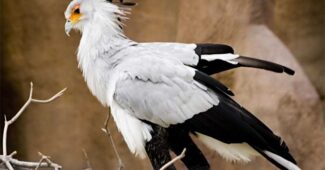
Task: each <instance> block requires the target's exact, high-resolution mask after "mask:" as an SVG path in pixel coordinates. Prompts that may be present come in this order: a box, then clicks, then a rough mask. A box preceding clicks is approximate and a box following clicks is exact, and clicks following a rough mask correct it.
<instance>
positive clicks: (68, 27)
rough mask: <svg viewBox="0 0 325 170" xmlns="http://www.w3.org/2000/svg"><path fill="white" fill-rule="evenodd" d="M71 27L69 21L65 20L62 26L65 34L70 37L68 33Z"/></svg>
mask: <svg viewBox="0 0 325 170" xmlns="http://www.w3.org/2000/svg"><path fill="white" fill-rule="evenodd" d="M72 27H73V24H72V22H71V21H70V20H67V21H66V22H65V25H64V29H65V33H66V34H67V36H69V37H70V31H71V29H72Z"/></svg>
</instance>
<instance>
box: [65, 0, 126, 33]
mask: <svg viewBox="0 0 325 170" xmlns="http://www.w3.org/2000/svg"><path fill="white" fill-rule="evenodd" d="M64 15H65V18H66V23H65V32H66V33H67V35H69V32H70V31H71V30H72V29H76V30H79V31H81V32H83V31H84V29H85V28H87V27H88V26H90V25H94V24H95V25H96V26H105V27H109V28H111V29H113V30H114V29H115V30H119V28H118V27H119V24H120V21H119V19H118V18H123V17H124V11H123V10H121V9H120V8H119V7H118V6H117V5H115V4H112V3H110V2H109V1H106V0H73V1H71V2H70V4H69V5H68V7H67V9H66V11H65V13H64ZM109 28H108V29H109Z"/></svg>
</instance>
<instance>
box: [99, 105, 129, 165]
mask: <svg viewBox="0 0 325 170" xmlns="http://www.w3.org/2000/svg"><path fill="white" fill-rule="evenodd" d="M110 117H111V114H110V110H109V112H108V114H107V118H106V121H105V123H104V127H103V128H102V131H103V132H104V133H105V134H106V135H107V136H108V138H109V140H110V141H111V144H112V146H113V149H114V153H115V156H116V158H117V160H118V164H119V167H118V170H122V169H124V164H123V161H122V159H121V157H120V154H119V153H118V151H117V148H116V145H115V142H114V139H113V137H112V135H111V131H110V129H109V127H108V122H109V120H110Z"/></svg>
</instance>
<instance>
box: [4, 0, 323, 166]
mask: <svg viewBox="0 0 325 170" xmlns="http://www.w3.org/2000/svg"><path fill="white" fill-rule="evenodd" d="M68 3H69V1H55V0H47V1H42V0H30V1H9V0H3V1H1V10H0V11H1V28H2V29H1V47H2V48H1V68H0V69H1V77H0V78H1V83H0V85H1V98H0V99H1V114H7V115H8V117H9V116H10V115H12V113H15V112H17V110H18V109H19V108H20V107H21V106H22V104H23V103H24V101H25V100H26V99H27V96H28V90H29V82H30V81H33V82H34V86H35V90H34V93H35V97H38V98H46V97H47V96H50V95H52V94H54V93H55V92H57V91H58V90H60V89H62V88H64V87H68V90H67V92H66V93H65V94H64V96H63V97H62V98H60V99H58V100H56V101H55V102H53V103H50V104H46V105H39V104H32V105H31V106H30V107H29V109H28V110H27V111H26V112H25V113H24V114H23V116H21V117H20V119H19V120H18V121H17V123H16V124H14V125H13V126H12V127H11V129H9V145H10V150H9V151H13V150H17V151H18V158H20V159H25V160H38V159H39V158H38V155H37V152H38V151H41V152H42V153H44V154H48V155H51V156H52V158H53V160H55V161H56V162H58V163H60V164H62V165H63V166H64V169H71V170H74V169H84V168H86V161H85V158H84V156H83V153H82V149H86V151H87V153H88V156H89V159H90V162H91V164H92V166H93V168H94V169H113V168H116V166H117V160H116V158H115V157H114V152H113V148H112V147H111V144H110V143H109V141H108V139H107V136H105V135H104V134H103V133H102V132H101V130H100V129H101V127H102V126H103V123H104V120H105V117H106V113H107V109H106V108H103V107H102V106H101V105H100V104H99V103H98V102H97V100H96V99H95V98H94V97H93V96H91V94H90V92H89V90H88V89H87V87H86V85H85V83H84V80H83V78H82V76H81V73H80V71H79V70H78V69H77V62H76V57H75V56H76V54H75V52H76V48H77V46H78V42H79V38H80V36H79V35H78V34H76V33H73V34H72V36H71V37H67V36H66V35H65V33H64V28H63V27H64V22H65V20H64V17H63V12H64V10H65V8H66V6H67V4H68ZM138 3H139V4H138V5H137V6H136V7H134V8H133V10H132V15H130V20H128V21H127V22H126V25H127V26H126V27H125V31H126V34H127V35H128V36H129V37H130V38H132V39H134V40H137V41H179V42H215V43H227V44H232V45H233V46H234V48H235V49H236V51H237V52H239V53H241V54H243V55H247V56H254V57H258V58H262V59H268V60H272V61H275V62H279V63H282V64H285V65H288V66H290V67H292V68H293V69H295V70H296V71H297V72H296V75H295V76H293V77H290V76H287V75H284V74H283V75H282V74H274V73H269V72H265V71H261V70H253V69H238V70H236V71H230V72H227V73H224V74H222V75H218V76H217V77H218V78H219V79H220V80H222V81H223V82H225V83H226V84H227V85H229V86H230V87H231V88H232V89H233V91H234V92H236V94H237V96H236V100H237V101H239V102H240V103H241V104H242V105H244V106H246V108H248V109H249V110H251V111H252V112H253V113H255V114H256V115H257V116H258V117H259V118H261V119H262V120H263V121H264V122H266V123H267V124H268V125H269V126H270V127H271V128H272V129H274V130H275V131H276V133H278V134H280V135H281V136H283V137H284V139H285V140H286V141H287V143H288V145H289V147H290V149H291V150H292V153H293V155H294V156H295V157H296V159H297V160H298V163H299V164H300V165H301V167H302V168H303V169H316V170H317V169H320V170H321V169H324V168H325V165H324V162H323V161H321V159H322V158H323V157H324V153H323V152H322V151H323V150H324V148H325V143H324V141H325V137H324V117H323V116H324V112H323V111H324V110H323V109H322V107H321V106H320V100H319V94H318V93H320V94H324V93H323V91H322V89H323V87H324V81H323V80H324V79H323V78H322V74H323V73H324V69H323V65H322V64H320V63H321V61H324V57H323V56H322V55H321V54H323V55H324V51H323V48H321V47H320V46H321V45H320V44H324V43H322V42H323V40H324V39H322V38H319V37H321V36H324V31H322V30H321V28H320V27H321V24H323V26H324V18H323V19H322V18H321V17H315V16H319V15H321V13H319V11H321V10H320V9H319V8H320V5H321V3H320V1H317V0H313V1H308V2H306V1H302V0H301V1H300V0H299V1H291V0H284V1H281V2H280V1H275V0H243V1H235V0H228V1H223V0H218V1H216V0H196V1H190V2H189V1H187V0H164V1H150V0H141V1H140V0H139V1H138ZM306 4H308V5H306ZM312 4H316V5H312ZM317 4H319V5H317ZM305 6H308V9H305V8H303V7H305ZM301 8H302V9H303V10H298V9H301ZM321 9H323V8H321ZM314 11H318V12H314ZM300 12H301V13H300ZM305 13H309V14H314V13H315V16H314V15H304V14H305ZM292 17H298V18H303V20H298V19H291V18H292ZM318 20H319V21H318ZM306 23H308V24H306ZM309 23H313V24H311V25H310V24H309ZM318 23H319V24H318ZM289 24H290V25H289ZM309 25H310V26H309ZM299 28H301V29H299ZM298 33H299V35H300V34H303V36H296V34H298ZM277 36H279V37H280V39H279V38H278V37H277ZM304 40H308V41H304ZM286 46H288V47H289V49H290V50H291V51H289V50H288V48H287V47H286ZM305 46H308V48H303V47H305ZM304 49H306V50H304ZM308 54H313V55H308ZM294 56H297V59H298V60H299V61H300V63H301V65H302V66H303V67H301V66H300V64H298V62H297V60H296V58H295V57H294ZM303 68H304V69H305V70H306V71H307V75H308V76H306V74H305V73H304V71H303ZM316 72H317V73H316ZM315 73H316V74H315ZM309 78H311V80H312V82H313V84H314V85H316V87H317V91H316V90H315V88H314V86H313V84H311V82H310V81H309ZM319 89H321V90H319ZM317 92H318V93H317ZM0 121H1V122H3V116H0ZM1 127H2V124H1ZM110 127H111V129H112V130H113V132H112V135H113V137H114V139H115V140H116V144H117V146H118V149H119V151H120V153H121V156H122V159H123V161H124V163H125V166H126V169H150V164H149V161H148V160H139V159H137V158H135V157H134V156H133V155H131V154H130V152H129V151H128V149H127V148H126V145H125V143H124V142H123V140H122V138H121V135H120V134H119V133H118V132H117V131H116V128H115V125H114V123H113V122H111V123H110ZM200 147H201V148H202V149H203V151H204V152H205V153H206V155H207V157H208V159H209V161H210V163H211V165H212V169H239V168H240V169H256V167H258V169H274V168H273V166H272V165H270V164H269V163H267V162H266V161H265V160H263V159H258V160H256V161H253V162H252V163H249V164H247V165H242V164H231V163H229V162H226V161H225V160H223V159H220V157H219V156H218V155H217V154H215V153H214V152H212V151H209V150H208V149H206V148H205V147H204V146H202V145H200ZM178 166H179V167H181V166H182V165H181V163H178Z"/></svg>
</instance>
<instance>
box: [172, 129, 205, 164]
mask: <svg viewBox="0 0 325 170" xmlns="http://www.w3.org/2000/svg"><path fill="white" fill-rule="evenodd" d="M167 131H168V142H169V146H170V148H171V150H172V151H173V152H174V153H175V154H176V155H178V154H180V153H181V152H182V150H183V149H184V148H186V154H185V157H184V158H183V159H182V161H183V163H184V164H185V165H186V167H187V168H188V169H189V170H209V169H210V165H209V163H208V161H207V160H206V158H205V157H204V155H203V154H202V152H201V151H200V149H199V148H198V147H197V146H196V144H195V143H194V142H193V140H192V139H191V137H190V136H189V132H188V131H187V130H185V129H184V128H181V127H178V126H170V127H169V128H168V130H167Z"/></svg>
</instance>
